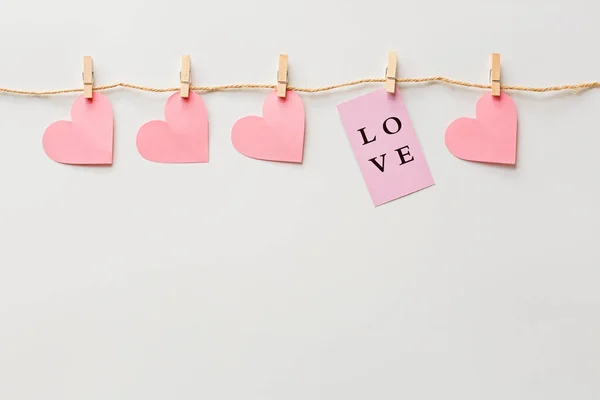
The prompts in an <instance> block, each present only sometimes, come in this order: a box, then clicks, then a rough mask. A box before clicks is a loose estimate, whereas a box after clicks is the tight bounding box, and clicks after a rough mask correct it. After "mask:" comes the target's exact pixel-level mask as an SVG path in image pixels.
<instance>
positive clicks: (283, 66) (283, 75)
mask: <svg viewBox="0 0 600 400" xmlns="http://www.w3.org/2000/svg"><path fill="white" fill-rule="evenodd" d="M288 76H289V75H288V56H287V54H280V55H279V68H278V69H277V97H281V98H284V99H285V94H286V92H287V84H288Z"/></svg>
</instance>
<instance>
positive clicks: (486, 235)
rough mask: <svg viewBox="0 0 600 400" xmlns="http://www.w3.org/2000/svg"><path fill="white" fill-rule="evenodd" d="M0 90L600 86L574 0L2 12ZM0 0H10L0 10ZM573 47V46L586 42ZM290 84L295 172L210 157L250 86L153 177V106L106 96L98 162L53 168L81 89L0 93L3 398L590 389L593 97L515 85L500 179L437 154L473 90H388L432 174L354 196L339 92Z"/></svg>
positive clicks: (117, 4) (266, 2)
mask: <svg viewBox="0 0 600 400" xmlns="http://www.w3.org/2000/svg"><path fill="white" fill-rule="evenodd" d="M4 3H5V4H3V7H2V11H1V13H0V37H2V40H1V41H0V49H1V50H2V52H1V63H0V86H3V87H11V88H23V89H32V90H37V89H56V88H66V87H78V86H80V85H81V57H82V56H83V55H86V54H89V55H92V56H93V57H94V63H95V71H96V81H97V84H99V85H102V84H108V83H113V82H118V81H126V82H132V83H137V84H142V85H150V86H162V87H164V86H176V85H177V83H178V73H179V57H180V55H181V54H184V53H190V54H191V55H192V65H193V79H194V83H195V84H222V83H238V82H257V83H272V82H274V81H275V70H276V62H277V55H278V54H279V53H280V52H287V53H288V54H289V55H290V65H291V80H292V83H293V84H298V85H303V86H320V85H327V84H332V83H338V82H343V81H347V80H351V79H357V78H362V77H382V76H383V74H384V67H385V60H386V52H387V51H389V50H396V51H397V52H398V55H399V74H400V75H401V76H405V77H416V76H428V75H444V76H449V77H452V78H456V79H464V80H468V81H474V82H481V83H485V82H487V78H488V70H487V68H488V57H489V54H490V53H491V52H493V51H496V52H500V53H501V54H502V67H503V69H502V72H503V82H504V83H505V84H525V85H533V86H536V85H554V84H565V83H578V82H582V81H590V80H599V79H600V56H599V53H598V51H596V50H595V48H594V47H593V45H594V43H595V41H596V38H598V37H599V36H600V28H599V25H598V23H597V14H598V6H597V5H596V4H594V3H593V2H589V1H586V0H570V1H566V0H564V1H558V0H557V1H550V0H546V1H543V0H509V1H504V2H497V1H487V0H486V1H482V0H455V1H453V2H446V1H442V0H438V1H392V0H371V1H363V0H302V1H296V2H283V1H275V0H254V1H236V2H227V1H211V2H206V1H192V0H186V1H183V0H171V1H162V0H161V1H159V0H155V1H142V0H130V1H117V0H103V1H90V2H82V1H79V0H54V1H47V2H46V1H41V0H38V1H30V2H21V1H10V2H9V1H5V2H4ZM7 3H8V4H7ZM590 46H591V47H590ZM377 88H379V86H378V85H365V86H361V87H356V88H353V89H348V90H338V91H335V92H327V93H322V94H314V95H303V98H304V101H305V106H306V118H307V127H306V135H307V136H306V137H307V141H306V148H305V162H304V164H303V165H299V166H297V165H286V164H275V163H266V162H259V161H255V160H251V159H248V158H245V157H244V156H242V155H240V154H238V153H237V152H236V151H235V149H234V148H233V146H232V145H231V142H230V129H231V126H232V125H233V123H234V122H235V120H236V119H237V118H239V117H242V116H244V115H247V114H252V113H259V112H260V108H261V104H262V100H263V98H264V96H265V92H264V91H254V92H252V91H250V92H248V91H245V92H227V93H210V94H205V95H204V99H205V101H206V103H207V107H208V110H209V118H210V157H211V159H210V163H209V164H196V165H160V164H153V163H150V162H148V161H146V160H144V159H142V157H140V156H139V155H138V153H137V150H136V147H135V137H136V133H137V130H138V128H139V127H140V126H141V125H142V124H143V123H144V122H146V121H148V120H150V119H156V118H161V117H162V115H163V105H164V102H165V101H166V99H167V97H168V94H150V93H141V92H135V91H131V90H127V89H117V90H113V91H110V92H107V95H108V97H109V99H110V100H111V102H112V104H113V109H114V114H115V163H114V166H113V167H111V168H81V167H69V166H64V165H60V164H56V163H54V162H52V161H50V160H49V159H47V158H46V156H45V155H44V152H43V150H42V146H41V137H42V134H43V131H44V129H45V127H46V126H47V125H49V124H50V123H51V122H53V121H55V120H57V119H63V118H67V117H68V116H69V108H70V105H71V103H72V102H73V100H74V98H75V96H74V95H64V96H57V97H49V98H32V97H17V96H12V95H0V133H1V134H0V185H1V186H0V398H2V399H6V400H49V399H58V400H93V399H98V400H100V399H102V400H107V399H110V400H117V399H124V400H142V399H143V400H155V399H156V400H167V399H169V400H184V399H211V400H222V399H223V400H224V399H227V400H229V399H231V400H253V399H256V400H295V399H297V400H313V399H326V400H334V399H344V400H364V399H411V400H412V399H419V400H421V399H422V400H434V399H435V400H438V399H461V400H481V399H485V400H512V399H527V400H538V399H539V400H542V399H543V400H564V399H577V400H588V399H597V398H598V396H599V395H600V380H598V376H599V374H600V342H599V341H598V338H599V335H600V291H599V290H598V283H599V280H600V268H599V267H600V251H599V249H600V246H598V231H599V228H600V213H599V212H598V204H599V201H600V196H599V194H600V179H599V175H598V174H599V172H598V165H599V164H598V147H599V146H600V133H599V130H598V110H599V109H600V90H593V91H588V92H584V93H579V94H576V93H560V94H545V95H544V94H524V93H515V94H513V99H514V100H515V102H516V104H517V107H518V111H519V135H520V136H519V152H518V167H517V168H516V169H511V168H504V167H494V166H489V165H477V164H472V163H467V162H464V161H461V160H458V159H455V158H454V157H453V156H452V155H450V154H449V152H448V151H447V150H446V148H445V145H444V131H445V128H446V126H447V125H448V124H449V123H450V122H451V121H452V120H454V119H455V118H457V117H460V116H472V115H473V113H474V110H475V103H476V101H477V99H478V97H479V96H480V95H481V94H482V93H483V91H481V90H471V89H465V88H458V87H449V86H443V85H439V84H431V85H414V86H410V87H406V86H405V87H402V89H401V93H402V95H403V96H404V99H405V102H406V105H407V107H408V110H409V112H410V114H411V116H412V120H413V123H414V126H415V129H416V132H417V134H418V136H419V138H420V140H421V143H422V145H423V148H424V151H425V154H426V156H427V160H428V162H429V165H430V168H431V170H432V173H433V175H434V178H435V180H436V186H434V187H432V188H429V189H426V190H424V191H422V192H419V193H417V194H414V195H411V196H408V197H406V198H404V199H400V200H397V201H394V202H392V203H389V204H387V205H384V206H381V207H379V208H374V207H373V206H372V205H371V201H370V199H369V195H368V193H367V190H366V188H365V185H364V183H363V181H362V177H361V175H360V172H359V169H358V166H357V164H356V161H355V160H354V157H353V154H352V151H351V149H350V146H349V143H348V141H347V138H346V137H345V133H344V131H343V128H342V124H341V123H340V121H339V117H338V114H337V111H336V108H335V106H336V104H338V103H340V102H342V101H345V100H348V99H350V98H353V97H356V96H358V95H360V94H363V93H366V92H368V91H371V90H374V89H377Z"/></svg>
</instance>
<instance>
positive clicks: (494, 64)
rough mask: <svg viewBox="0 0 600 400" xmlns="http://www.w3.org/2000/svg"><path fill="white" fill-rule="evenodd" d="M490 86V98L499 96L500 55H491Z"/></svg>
mask: <svg viewBox="0 0 600 400" xmlns="http://www.w3.org/2000/svg"><path fill="white" fill-rule="evenodd" d="M490 64H491V67H490V84H491V85H492V96H500V54H498V53H492V56H491V57H490Z"/></svg>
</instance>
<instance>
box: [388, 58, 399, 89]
mask: <svg viewBox="0 0 600 400" xmlns="http://www.w3.org/2000/svg"><path fill="white" fill-rule="evenodd" d="M397 64H398V60H397V58H396V53H395V52H393V51H390V52H389V53H388V62H387V67H386V69H385V91H386V92H388V93H395V92H396V69H397Z"/></svg>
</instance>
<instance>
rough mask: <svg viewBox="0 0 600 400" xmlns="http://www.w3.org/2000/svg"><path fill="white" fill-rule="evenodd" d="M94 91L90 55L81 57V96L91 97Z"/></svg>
mask: <svg viewBox="0 0 600 400" xmlns="http://www.w3.org/2000/svg"><path fill="white" fill-rule="evenodd" d="M93 91H94V66H93V64H92V57H90V56H84V57H83V97H85V98H86V99H91V98H92V95H93Z"/></svg>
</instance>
